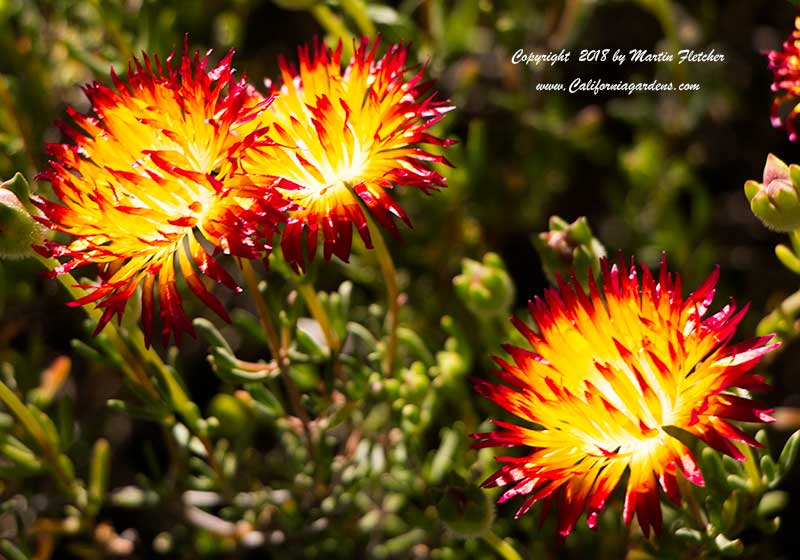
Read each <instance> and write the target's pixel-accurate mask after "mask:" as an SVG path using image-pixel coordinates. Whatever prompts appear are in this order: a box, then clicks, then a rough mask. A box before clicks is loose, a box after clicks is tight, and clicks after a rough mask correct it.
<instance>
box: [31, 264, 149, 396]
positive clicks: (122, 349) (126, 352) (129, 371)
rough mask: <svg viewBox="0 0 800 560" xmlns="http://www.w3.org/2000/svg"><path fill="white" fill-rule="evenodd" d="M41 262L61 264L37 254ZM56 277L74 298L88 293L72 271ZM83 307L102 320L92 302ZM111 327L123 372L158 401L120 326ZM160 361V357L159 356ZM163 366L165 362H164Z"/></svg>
mask: <svg viewBox="0 0 800 560" xmlns="http://www.w3.org/2000/svg"><path fill="white" fill-rule="evenodd" d="M37 258H38V260H39V262H41V263H42V264H43V265H44V266H45V268H47V269H48V270H52V269H53V268H55V267H56V266H58V265H59V262H58V261H56V260H55V259H49V258H46V257H42V256H39V255H37ZM56 279H57V280H58V281H59V282H60V283H61V285H62V286H64V289H65V290H67V292H68V293H69V295H70V296H71V297H72V299H73V300H77V299H80V298H82V297H83V296H85V295H86V293H85V292H84V291H83V290H82V289H81V288H79V287H78V281H77V280H75V277H74V276H72V274H70V273H68V272H67V273H65V274H59V275H58V276H56ZM81 308H82V309H83V310H84V312H85V313H86V315H88V316H89V319H91V320H92V322H94V323H95V324H98V323H99V322H100V317H101V314H100V310H99V309H97V308H96V307H93V306H92V305H91V304H89V305H83V306H81ZM110 326H111V328H110V329H108V330H107V336H108V338H109V340H111V343H112V344H113V345H114V346H115V347H116V349H117V351H118V352H119V353H120V356H121V357H122V361H121V363H120V364H119V366H120V368H121V369H122V373H123V374H125V376H126V377H127V378H128V379H129V380H130V381H131V382H132V383H133V384H134V385H135V386H137V387H140V388H141V389H143V390H144V391H145V392H146V393H147V394H148V396H150V397H151V398H153V399H154V400H156V401H158V400H161V397H160V395H159V394H158V391H156V389H155V387H153V384H152V382H151V381H150V378H149V377H148V376H147V373H146V372H145V371H143V370H142V369H141V368H136V367H134V364H137V363H138V362H136V360H134V359H133V356H132V355H131V353H130V348H129V347H128V345H127V344H126V343H125V341H124V340H123V338H122V336H121V334H120V333H119V330H118V327H117V326H116V325H115V324H113V323H112V324H111V325H110ZM159 361H160V358H159ZM162 366H163V362H162Z"/></svg>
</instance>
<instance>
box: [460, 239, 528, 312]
mask: <svg viewBox="0 0 800 560" xmlns="http://www.w3.org/2000/svg"><path fill="white" fill-rule="evenodd" d="M461 271H462V272H461V274H459V275H458V276H456V277H455V278H453V285H454V286H455V289H456V294H458V296H459V297H460V298H461V300H462V301H463V302H464V303H465V304H466V305H467V307H468V308H469V310H470V311H472V312H473V313H475V314H476V315H490V316H498V315H505V314H507V313H508V311H509V308H510V307H511V302H512V300H513V299H514V283H513V282H512V281H511V277H510V276H509V275H508V272H506V267H505V264H504V263H503V259H501V258H500V256H499V255H497V254H496V253H486V254H485V255H484V257H483V262H478V261H473V260H472V259H464V260H463V261H462V262H461Z"/></svg>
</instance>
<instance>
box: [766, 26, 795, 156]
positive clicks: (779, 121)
mask: <svg viewBox="0 0 800 560" xmlns="http://www.w3.org/2000/svg"><path fill="white" fill-rule="evenodd" d="M794 25H795V30H794V31H793V32H792V34H791V35H789V37H788V38H787V39H786V41H785V42H784V43H783V50H782V51H767V53H766V55H767V59H768V60H769V69H770V70H772V74H773V77H772V91H774V92H776V93H778V92H781V93H778V95H776V97H775V101H774V102H773V104H772V126H774V127H775V128H779V127H781V126H782V125H784V124H785V125H786V131H787V132H788V133H789V140H791V141H792V142H795V141H797V138H798V136H797V130H796V129H795V125H794V120H795V119H796V118H797V116H798V115H799V114H800V103H799V102H800V16H798V17H797V18H795V20H794ZM784 104H788V105H791V106H792V108H791V110H790V111H789V113H788V115H786V116H785V117H784V118H781V117H780V115H779V114H778V113H779V111H780V109H781V107H782V106H783V105H784Z"/></svg>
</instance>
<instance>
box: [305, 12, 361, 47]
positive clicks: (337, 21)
mask: <svg viewBox="0 0 800 560" xmlns="http://www.w3.org/2000/svg"><path fill="white" fill-rule="evenodd" d="M311 14H312V15H313V16H314V17H315V18H316V20H317V21H318V22H319V24H320V25H321V26H322V27H324V28H325V31H327V32H328V34H329V35H332V36H333V37H336V38H338V39H341V41H342V48H343V49H345V50H346V51H347V52H345V55H347V56H346V58H349V57H350V56H351V55H352V54H353V53H352V52H350V51H351V50H352V45H351V44H350V43H351V42H350V38H351V37H352V35H351V34H350V31H349V30H348V29H347V26H346V25H345V24H344V21H342V18H340V17H339V16H337V15H336V14H334V13H333V12H332V11H331V9H330V8H328V6H326V5H325V4H323V3H322V2H320V3H318V4H315V5H314V7H313V8H311Z"/></svg>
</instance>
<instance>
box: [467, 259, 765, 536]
mask: <svg viewBox="0 0 800 560" xmlns="http://www.w3.org/2000/svg"><path fill="white" fill-rule="evenodd" d="M602 272H603V282H602V286H601V289H598V287H597V285H596V284H595V282H594V280H593V279H592V278H591V276H590V279H589V280H590V281H589V293H588V294H586V293H585V292H584V291H583V289H582V288H580V286H579V285H578V283H577V282H576V281H575V278H574V276H573V279H572V285H568V284H566V283H565V282H563V281H562V280H561V279H560V278H559V289H558V290H556V289H548V290H547V291H546V292H545V295H544V300H542V299H540V298H538V297H537V298H536V299H535V300H533V301H532V302H531V303H530V311H531V314H532V315H533V318H534V320H535V322H536V326H537V329H536V330H535V331H534V330H533V329H531V328H529V327H528V326H527V325H526V324H525V323H523V322H522V321H521V320H519V319H516V318H515V319H513V322H514V325H515V326H516V327H517V329H519V331H520V332H521V333H522V334H523V335H524V336H525V338H526V339H527V340H528V341H529V342H530V344H531V346H532V347H533V351H531V350H526V349H523V348H518V347H515V346H511V345H506V346H504V349H505V350H506V352H508V354H509V355H510V356H511V361H506V360H505V359H502V358H497V357H496V358H495V361H496V362H497V364H498V365H499V369H498V370H497V371H495V372H494V373H495V374H496V375H497V376H498V377H499V379H500V380H501V381H502V384H495V383H490V382H487V381H483V380H475V381H474V385H475V388H476V390H477V391H478V392H479V393H481V394H482V395H484V396H485V397H487V398H489V399H491V400H492V401H494V402H495V403H497V404H498V405H500V406H501V407H503V408H505V409H506V410H507V411H509V412H511V413H512V414H514V415H515V416H517V417H518V418H519V419H520V420H522V421H524V422H528V423H530V424H531V425H530V426H525V425H521V424H520V425H518V424H515V423H509V422H501V421H495V424H496V426H497V429H496V430H494V431H491V432H488V433H481V434H474V436H473V437H475V438H476V439H477V440H478V442H477V443H476V444H475V446H476V447H514V446H525V447H527V448H529V450H528V452H526V453H525V454H523V455H520V456H513V457H511V456H505V457H498V460H499V461H500V462H501V463H503V466H502V467H501V468H500V469H499V470H498V471H497V472H496V473H495V474H494V475H493V476H491V477H490V478H489V479H488V480H486V481H485V482H484V486H485V487H496V486H511V487H510V488H509V489H507V490H505V492H504V493H503V494H502V496H501V497H500V500H499V501H500V502H504V501H506V500H509V499H510V498H513V497H515V496H525V497H526V499H525V501H524V502H523V503H522V505H521V507H520V508H519V510H518V511H517V516H519V515H522V514H524V513H525V512H526V511H528V510H529V509H530V508H531V507H532V506H533V504H535V503H536V502H538V501H543V502H544V503H545V506H544V511H545V512H546V511H547V510H548V509H549V506H550V505H552V504H553V502H557V504H558V532H559V535H560V536H561V537H562V538H565V537H566V536H567V535H568V534H569V533H570V531H571V530H572V528H573V526H574V525H575V523H576V521H577V520H578V518H579V517H580V515H581V514H582V513H583V512H584V511H586V515H587V522H588V525H589V527H592V528H594V527H595V525H596V522H597V516H598V513H599V512H600V511H601V510H602V509H603V508H604V506H605V503H606V500H607V499H608V497H609V495H610V494H611V492H612V491H613V490H614V488H615V487H616V486H617V485H618V484H619V483H620V481H621V480H622V477H623V474H624V473H625V472H626V471H628V482H627V489H626V492H625V505H624V511H623V516H624V519H625V522H626V523H630V521H631V519H632V518H633V516H634V514H636V517H637V519H638V520H639V525H640V526H641V528H642V530H643V532H644V533H645V535H648V534H649V532H650V528H651V527H652V528H653V529H654V530H655V531H656V532H659V531H660V530H661V519H662V518H661V507H660V503H659V490H658V487H659V486H660V487H661V488H662V489H663V491H664V492H665V493H666V495H667V496H668V497H669V498H670V499H671V500H673V501H674V502H675V503H680V495H679V492H678V486H677V482H676V473H677V470H678V469H680V470H681V471H682V472H683V475H684V476H685V477H686V478H687V479H688V480H690V481H692V482H693V483H695V484H697V485H701V486H702V485H703V483H704V482H703V477H702V474H701V473H700V470H699V469H698V467H697V464H696V462H695V459H694V457H693V456H692V453H691V452H690V451H689V449H688V448H687V447H686V446H685V445H684V444H683V443H681V442H680V441H679V440H678V439H676V438H675V437H673V436H672V435H670V434H669V433H668V432H667V431H665V429H664V428H665V427H675V428H679V429H681V430H684V431H686V432H688V433H690V434H694V435H695V436H697V437H698V438H700V439H701V440H703V441H704V442H705V443H707V444H708V445H709V446H711V447H713V448H714V449H717V450H719V451H721V452H723V453H726V454H728V455H730V456H731V457H733V458H735V459H738V460H744V455H743V454H742V453H741V451H740V450H739V449H738V448H737V447H736V445H734V443H733V442H743V443H745V444H747V445H751V446H757V445H758V443H757V442H756V441H755V440H754V439H753V438H751V437H750V436H749V435H747V434H746V433H744V432H743V431H742V430H741V429H739V428H737V427H736V426H734V425H733V424H731V423H730V421H731V420H734V421H744V422H768V421H771V420H772V418H770V416H769V415H768V413H769V412H771V411H770V410H765V409H763V408H761V407H759V406H758V405H757V404H756V403H754V402H753V401H751V400H750V399H749V398H747V397H746V396H745V395H744V393H737V392H736V391H735V390H734V389H736V388H739V389H748V390H750V389H763V388H764V387H765V385H764V380H763V379H762V378H761V377H759V376H758V375H755V374H753V373H752V372H751V369H752V368H753V367H754V366H755V365H756V364H757V363H758V362H759V361H760V360H761V358H762V357H763V356H764V355H765V354H766V353H767V352H769V351H770V350H772V349H773V348H775V347H776V346H777V345H778V344H777V343H774V344H770V343H769V341H770V339H771V337H770V336H766V337H761V338H756V339H751V340H747V341H745V342H740V343H738V344H731V343H730V340H731V338H732V337H733V334H734V331H735V329H736V326H737V324H738V323H739V321H740V320H741V319H742V317H743V316H744V313H745V311H746V309H743V310H741V311H738V312H737V311H736V305H735V303H734V302H730V303H729V304H728V305H726V306H725V307H723V308H722V310H720V311H719V312H717V313H716V314H713V315H711V316H708V317H705V315H706V312H707V311H708V308H709V306H710V304H711V301H712V299H713V297H714V286H715V284H716V281H717V278H718V270H715V271H714V273H712V275H711V276H710V277H709V278H708V279H707V280H706V281H705V282H704V283H703V284H702V285H701V286H700V287H699V288H698V289H697V290H696V291H695V292H694V293H693V294H691V295H690V296H689V297H688V298H687V299H685V300H684V299H683V296H682V294H681V281H680V277H678V276H675V277H673V276H672V275H671V274H670V273H669V272H668V270H667V265H666V260H664V261H662V264H661V271H660V275H659V278H658V282H656V281H655V280H654V279H653V277H652V276H651V274H650V272H649V271H648V270H647V269H646V268H644V269H643V270H642V281H641V284H640V282H639V280H638V273H637V269H636V267H635V266H634V264H633V263H631V266H630V267H629V268H627V269H626V266H625V263H624V262H623V261H622V260H621V261H620V266H619V267H617V266H616V265H615V266H613V267H609V265H608V262H607V261H605V260H604V261H603V263H602ZM543 515H544V513H543Z"/></svg>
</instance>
